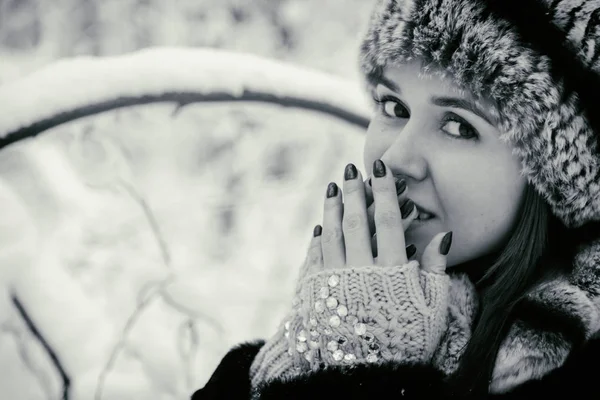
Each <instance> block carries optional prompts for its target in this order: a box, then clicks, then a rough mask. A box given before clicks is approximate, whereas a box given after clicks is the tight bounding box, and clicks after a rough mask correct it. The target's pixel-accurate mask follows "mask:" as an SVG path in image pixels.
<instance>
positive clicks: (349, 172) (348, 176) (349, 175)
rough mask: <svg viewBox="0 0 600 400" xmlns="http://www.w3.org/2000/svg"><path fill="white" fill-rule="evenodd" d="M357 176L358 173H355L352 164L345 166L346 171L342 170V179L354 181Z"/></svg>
mask: <svg viewBox="0 0 600 400" xmlns="http://www.w3.org/2000/svg"><path fill="white" fill-rule="evenodd" d="M357 176H358V171H356V167H355V166H354V164H348V165H346V169H345V170H344V179H345V180H347V181H349V180H352V179H356V177H357Z"/></svg>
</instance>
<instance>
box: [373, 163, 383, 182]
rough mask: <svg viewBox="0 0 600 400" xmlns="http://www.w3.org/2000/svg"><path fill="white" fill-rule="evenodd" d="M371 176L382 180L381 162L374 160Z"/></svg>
mask: <svg viewBox="0 0 600 400" xmlns="http://www.w3.org/2000/svg"><path fill="white" fill-rule="evenodd" d="M373 175H375V178H382V177H384V176H385V164H384V163H383V161H381V160H375V162H374V163H373Z"/></svg>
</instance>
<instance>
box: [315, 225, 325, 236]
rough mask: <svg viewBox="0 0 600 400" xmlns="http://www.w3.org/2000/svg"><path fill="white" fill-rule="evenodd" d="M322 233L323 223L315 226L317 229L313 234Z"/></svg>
mask: <svg viewBox="0 0 600 400" xmlns="http://www.w3.org/2000/svg"><path fill="white" fill-rule="evenodd" d="M321 233H323V227H322V226H321V225H317V226H315V229H314V230H313V236H314V237H317V236H321Z"/></svg>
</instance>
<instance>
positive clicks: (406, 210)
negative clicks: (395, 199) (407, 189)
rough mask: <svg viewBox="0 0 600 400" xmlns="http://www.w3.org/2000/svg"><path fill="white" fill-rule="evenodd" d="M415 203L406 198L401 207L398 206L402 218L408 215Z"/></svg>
mask: <svg viewBox="0 0 600 400" xmlns="http://www.w3.org/2000/svg"><path fill="white" fill-rule="evenodd" d="M414 206H415V203H414V202H413V201H412V200H411V199H407V200H406V201H405V202H404V204H403V205H402V207H400V213H401V214H402V218H406V217H408V215H409V214H410V213H411V211H412V210H413V207H414Z"/></svg>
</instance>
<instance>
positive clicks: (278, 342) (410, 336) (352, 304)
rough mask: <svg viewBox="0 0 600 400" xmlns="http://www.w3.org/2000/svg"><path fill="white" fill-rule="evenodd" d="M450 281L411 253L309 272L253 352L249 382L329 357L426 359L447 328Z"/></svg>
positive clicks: (335, 360)
mask: <svg viewBox="0 0 600 400" xmlns="http://www.w3.org/2000/svg"><path fill="white" fill-rule="evenodd" d="M449 282H450V280H449V277H448V276H447V275H446V274H438V273H431V272H425V271H422V270H421V268H420V266H419V263H418V262H417V261H410V262H409V263H407V264H405V265H401V266H397V267H380V266H364V267H352V268H350V267H346V268H339V269H324V270H320V271H316V272H312V273H310V274H308V275H307V276H305V277H304V278H303V279H301V281H300V284H299V289H298V296H297V298H296V299H295V301H294V302H293V305H292V310H291V312H290V313H289V314H288V316H287V317H286V319H285V320H284V321H283V323H282V324H281V326H280V327H279V329H278V331H277V333H276V334H275V335H274V336H273V337H272V338H271V339H270V340H269V341H267V343H266V344H265V346H263V348H262V349H261V351H260V352H259V353H258V355H257V357H256V358H255V360H254V362H253V364H252V366H251V369H250V375H251V380H252V386H253V387H258V386H259V385H261V384H262V383H264V382H266V381H269V380H273V379H276V378H277V379H282V378H284V379H285V378H292V377H294V376H296V375H299V374H302V373H305V372H309V371H314V370H318V369H321V368H324V367H327V366H333V365H353V364H357V363H381V362H385V361H394V362H397V363H426V362H429V361H430V360H431V358H432V356H433V353H434V350H435V349H436V347H437V345H438V343H439V341H440V338H441V336H442V334H443V333H444V331H445V328H446V318H447V312H448V305H447V302H448V290H449Z"/></svg>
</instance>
